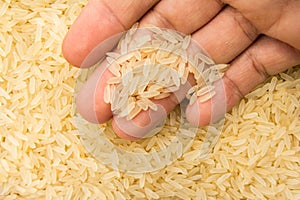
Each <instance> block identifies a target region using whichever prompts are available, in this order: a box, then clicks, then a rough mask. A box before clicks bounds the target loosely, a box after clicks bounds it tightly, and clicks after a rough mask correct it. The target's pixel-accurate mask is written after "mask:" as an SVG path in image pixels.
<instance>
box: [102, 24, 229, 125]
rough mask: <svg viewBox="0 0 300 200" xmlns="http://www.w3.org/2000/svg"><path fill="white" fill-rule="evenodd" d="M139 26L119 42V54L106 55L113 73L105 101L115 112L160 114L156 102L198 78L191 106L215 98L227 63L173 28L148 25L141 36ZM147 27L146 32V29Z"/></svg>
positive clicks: (190, 94)
mask: <svg viewBox="0 0 300 200" xmlns="http://www.w3.org/2000/svg"><path fill="white" fill-rule="evenodd" d="M137 26H138V24H135V25H134V26H133V27H132V28H131V29H130V30H129V31H128V32H127V33H126V35H125V36H124V38H123V39H121V40H120V42H119V44H118V47H117V51H116V52H109V53H107V58H106V60H107V62H108V63H109V67H108V69H109V70H110V72H111V73H112V74H113V75H114V77H112V78H110V79H109V80H108V81H107V86H106V88H105V92H104V101H105V102H106V103H110V104H111V109H112V111H113V113H114V114H116V115H118V116H119V117H126V118H127V119H133V118H134V117H135V116H136V115H137V114H139V113H140V112H141V111H142V110H148V109H152V110H154V111H156V110H157V105H156V104H154V103H153V102H152V101H151V99H154V100H156V99H164V98H167V97H168V96H170V94H171V93H173V92H176V91H178V90H179V89H180V87H181V86H182V85H184V84H186V82H187V81H188V76H189V74H192V75H193V77H194V79H195V80H196V85H195V86H193V87H191V88H190V89H189V91H188V92H187V95H186V97H187V98H188V99H189V100H190V104H193V103H195V102H196V100H197V97H200V98H199V101H200V102H204V101H207V100H209V99H210V98H212V97H213V96H214V95H215V92H214V91H213V90H214V86H213V85H212V84H213V82H215V81H217V80H219V79H220V78H222V76H223V72H224V70H225V69H226V68H227V67H228V65H227V64H216V63H214V61H213V60H212V59H210V58H209V57H208V56H206V55H205V54H204V53H200V52H201V51H203V50H202V49H201V48H200V47H199V46H197V45H196V44H195V43H192V42H191V36H190V35H187V36H184V35H182V34H180V33H178V32H176V31H174V30H163V29H160V28H158V27H146V28H143V29H142V30H141V31H142V32H143V34H139V31H140V30H138V29H137ZM144 29H145V30H144Z"/></svg>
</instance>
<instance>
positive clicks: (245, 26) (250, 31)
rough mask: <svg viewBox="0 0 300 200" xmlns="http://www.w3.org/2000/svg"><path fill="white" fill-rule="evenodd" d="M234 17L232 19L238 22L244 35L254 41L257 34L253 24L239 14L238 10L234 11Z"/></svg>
mask: <svg viewBox="0 0 300 200" xmlns="http://www.w3.org/2000/svg"><path fill="white" fill-rule="evenodd" d="M234 12H235V14H234V17H233V19H234V20H235V22H236V23H237V24H238V26H239V27H240V29H241V30H242V31H243V33H244V34H245V36H246V37H247V38H248V39H249V40H250V41H254V40H255V39H256V38H257V36H258V31H257V30H256V28H255V26H253V24H252V23H251V22H250V21H249V20H248V19H246V18H245V17H244V16H243V15H241V14H240V13H239V12H237V11H234Z"/></svg>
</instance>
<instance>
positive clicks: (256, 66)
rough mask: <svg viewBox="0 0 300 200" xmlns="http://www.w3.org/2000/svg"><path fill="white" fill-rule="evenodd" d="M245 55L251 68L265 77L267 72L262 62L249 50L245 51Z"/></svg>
mask: <svg viewBox="0 0 300 200" xmlns="http://www.w3.org/2000/svg"><path fill="white" fill-rule="evenodd" d="M245 56H246V57H247V58H248V59H249V60H250V62H251V66H252V68H253V69H254V70H255V71H256V73H257V74H259V75H260V76H261V77H262V78H263V79H266V78H267V77H268V76H269V74H268V72H267V70H266V67H265V65H264V64H262V63H261V62H260V61H259V60H258V59H257V57H256V56H255V55H253V54H252V53H251V51H250V50H249V51H247V52H245Z"/></svg>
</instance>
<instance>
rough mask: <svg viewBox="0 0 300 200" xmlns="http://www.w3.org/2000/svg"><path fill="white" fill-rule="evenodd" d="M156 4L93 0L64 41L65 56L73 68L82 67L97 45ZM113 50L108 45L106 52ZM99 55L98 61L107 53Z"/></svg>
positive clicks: (153, 2)
mask: <svg viewBox="0 0 300 200" xmlns="http://www.w3.org/2000/svg"><path fill="white" fill-rule="evenodd" d="M157 2H158V0H151V1H135V0H126V1H123V0H110V1H109V0H90V1H89V3H88V4H87V6H86V7H85V8H84V9H83V10H82V12H81V14H80V15H79V17H78V18H77V19H76V21H75V22H74V24H73V25H72V27H71V28H70V30H69V32H68V34H67V35H66V37H65V39H64V42H63V54H64V57H65V58H66V59H67V60H68V62H70V63H71V64H72V65H75V66H77V67H79V66H81V64H82V62H83V61H84V59H85V58H86V57H87V55H88V54H89V53H90V52H91V51H92V50H93V49H94V48H95V47H96V46H97V45H98V44H100V43H101V42H103V41H104V40H106V39H107V38H109V37H110V36H113V35H115V34H117V33H120V32H122V31H125V30H126V29H128V28H129V27H130V26H131V25H132V24H133V23H135V22H136V21H137V20H138V19H139V18H140V17H142V16H143V15H144V14H145V12H147V11H148V10H149V9H150V8H151V7H152V6H153V5H155V4H156V3H157ZM112 47H113V46H108V47H107V49H106V51H108V50H111V48H112ZM109 48H110V49H109ZM98 51H99V49H98ZM96 53H97V54H98V58H99V57H101V55H99V53H102V54H103V55H104V53H105V51H103V50H102V51H100V52H96ZM96 53H95V54H96ZM103 55H102V56H103ZM92 64H94V63H93V62H91V61H90V62H88V63H86V66H88V65H92Z"/></svg>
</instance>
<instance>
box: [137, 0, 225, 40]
mask: <svg viewBox="0 0 300 200" xmlns="http://www.w3.org/2000/svg"><path fill="white" fill-rule="evenodd" d="M223 6H224V5H223V4H222V3H221V2H220V1H219V0H211V1H207V0H175V1H174V0H164V1H161V2H159V3H158V4H157V5H156V6H155V7H154V8H153V9H152V10H150V12H148V13H147V14H146V15H145V16H144V17H143V19H142V20H141V25H144V24H153V25H155V26H158V27H161V28H169V29H174V30H177V31H179V32H182V33H185V34H191V33H193V32H194V31H196V30H198V29H199V28H201V27H202V26H204V25H205V24H206V23H207V22H209V21H210V20H211V19H212V18H213V17H214V16H216V15H217V14H218V12H219V11H220V10H221V9H222V7H223Z"/></svg>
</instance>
